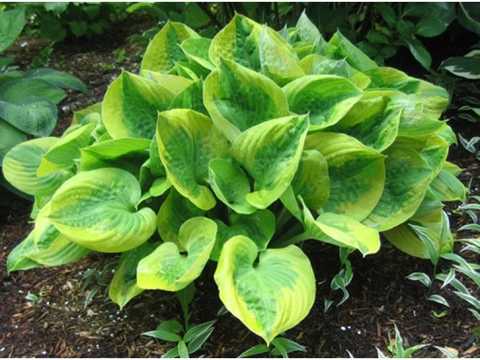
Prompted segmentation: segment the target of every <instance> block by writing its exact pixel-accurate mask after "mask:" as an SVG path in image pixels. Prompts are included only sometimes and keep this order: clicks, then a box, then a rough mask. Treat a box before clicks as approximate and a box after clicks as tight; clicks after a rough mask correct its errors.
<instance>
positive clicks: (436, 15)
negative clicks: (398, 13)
mask: <svg viewBox="0 0 480 360" xmlns="http://www.w3.org/2000/svg"><path fill="white" fill-rule="evenodd" d="M406 15H408V16H413V17H416V18H418V22H417V23H416V33H417V35H420V36H425V37H434V36H438V35H440V34H442V33H443V32H444V31H445V30H447V28H448V26H449V25H450V23H451V22H452V21H453V20H454V19H455V4H452V3H447V2H443V3H430V4H424V3H420V4H408V5H407V7H406V8H405V10H404V14H403V16H406Z"/></svg>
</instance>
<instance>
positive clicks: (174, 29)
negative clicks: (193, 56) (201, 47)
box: [141, 21, 200, 73]
mask: <svg viewBox="0 0 480 360" xmlns="http://www.w3.org/2000/svg"><path fill="white" fill-rule="evenodd" d="M198 37H200V35H198V34H197V33H196V32H195V31H194V30H192V29H191V28H189V27H188V26H187V25H184V24H181V23H178V22H175V21H168V22H167V23H166V24H165V25H164V26H163V28H162V29H161V30H160V31H159V32H158V33H157V35H155V37H154V38H153V39H152V40H151V41H150V43H149V44H148V47H147V50H146V51H145V54H144V55H143V60H142V65H141V69H142V70H151V71H158V72H162V73H168V72H169V71H170V70H171V69H172V68H173V67H174V65H175V64H176V62H177V61H183V60H186V57H185V54H184V53H183V51H182V49H181V48H180V44H181V43H182V42H183V41H184V40H186V39H190V38H198Z"/></svg>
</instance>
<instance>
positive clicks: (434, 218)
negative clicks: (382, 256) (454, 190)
mask: <svg viewBox="0 0 480 360" xmlns="http://www.w3.org/2000/svg"><path fill="white" fill-rule="evenodd" d="M442 208H443V205H442V203H441V202H440V201H438V200H435V199H432V198H427V197H426V198H425V200H424V201H423V202H422V204H421V205H420V207H419V208H418V210H417V211H416V212H415V214H414V215H413V216H412V217H411V218H410V219H409V220H408V223H404V224H401V225H399V226H397V227H395V228H393V229H391V230H388V231H385V232H384V233H383V234H384V235H385V237H386V238H387V240H388V241H390V242H391V243H392V244H393V245H394V246H395V247H397V248H398V249H399V250H401V251H403V252H405V253H407V254H408V255H411V256H416V257H419V258H423V259H429V258H431V256H432V255H431V254H430V252H431V251H432V250H429V244H430V246H432V247H433V251H434V252H437V253H438V254H444V253H448V252H451V251H452V247H453V237H452V234H451V232H450V228H449V224H448V217H447V216H446V214H445V213H444V212H443V210H442ZM412 224H414V225H416V226H420V229H421V230H423V231H422V232H421V233H417V232H416V231H415V228H412V227H411V226H409V225H412ZM422 237H423V239H422ZM426 242H428V243H429V244H428V243H426Z"/></svg>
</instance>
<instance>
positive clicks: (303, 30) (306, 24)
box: [295, 10, 327, 50]
mask: <svg viewBox="0 0 480 360" xmlns="http://www.w3.org/2000/svg"><path fill="white" fill-rule="evenodd" d="M295 29H296V30H297V34H298V36H299V38H300V40H302V41H305V42H308V43H311V44H313V45H314V48H315V49H316V50H321V49H322V48H323V47H324V46H325V45H326V43H327V42H326V41H325V39H324V38H323V36H322V34H321V33H320V31H319V30H318V28H317V27H316V26H315V24H314V23H312V21H311V20H310V19H309V18H308V16H307V14H306V12H305V10H304V11H303V12H302V14H301V15H300V17H299V18H298V20H297V24H296V25H295Z"/></svg>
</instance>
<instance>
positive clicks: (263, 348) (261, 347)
mask: <svg viewBox="0 0 480 360" xmlns="http://www.w3.org/2000/svg"><path fill="white" fill-rule="evenodd" d="M269 351H270V349H269V347H268V346H267V345H265V344H258V345H254V346H252V347H251V348H249V349H247V350H245V351H244V352H242V353H241V354H240V355H239V356H238V357H241V358H245V357H252V356H255V355H260V354H265V353H267V352H269Z"/></svg>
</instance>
